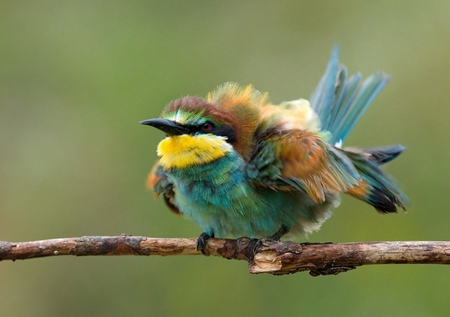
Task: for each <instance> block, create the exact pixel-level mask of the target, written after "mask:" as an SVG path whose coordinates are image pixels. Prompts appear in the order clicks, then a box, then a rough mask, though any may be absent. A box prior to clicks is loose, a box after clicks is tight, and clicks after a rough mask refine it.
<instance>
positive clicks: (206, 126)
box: [200, 121, 214, 132]
mask: <svg viewBox="0 0 450 317" xmlns="http://www.w3.org/2000/svg"><path fill="white" fill-rule="evenodd" d="M213 128H214V124H213V123H212V122H209V121H206V122H205V123H203V124H202V125H201V126H200V130H201V131H202V132H211V131H212V129H213Z"/></svg>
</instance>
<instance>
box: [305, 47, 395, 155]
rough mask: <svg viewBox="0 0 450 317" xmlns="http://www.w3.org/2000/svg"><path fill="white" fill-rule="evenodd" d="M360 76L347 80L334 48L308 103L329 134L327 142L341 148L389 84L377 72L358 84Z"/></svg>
mask: <svg viewBox="0 0 450 317" xmlns="http://www.w3.org/2000/svg"><path fill="white" fill-rule="evenodd" d="M361 78H362V76H361V74H360V73H358V74H356V75H353V76H352V77H350V78H349V79H348V80H347V68H346V67H345V66H344V65H342V64H339V49H338V47H334V48H333V51H332V53H331V59H330V61H329V63H328V66H327V69H326V71H325V74H324V75H323V77H322V79H321V80H320V82H319V85H318V86H317V88H316V89H315V90H314V92H313V93H312V94H311V98H310V102H311V106H312V108H313V109H314V111H315V112H316V113H317V114H318V116H319V119H320V122H321V129H322V130H324V131H329V132H331V134H332V135H331V139H330V140H329V143H331V144H334V145H336V146H339V147H340V146H341V145H342V143H343V142H344V141H345V139H346V138H347V137H348V135H349V133H350V132H351V131H352V129H353V128H354V127H355V125H356V123H357V122H358V121H359V119H360V118H361V116H362V115H363V114H364V112H365V111H366V110H367V108H368V107H369V105H370V104H371V103H372V101H373V100H374V99H375V97H376V96H377V95H378V94H379V93H380V91H381V90H382V89H383V87H384V86H385V85H386V84H387V82H388V81H389V76H388V75H386V74H383V73H381V72H377V73H375V74H372V75H371V76H370V77H368V78H367V79H366V80H365V81H364V82H363V83H362V84H361V85H360V82H361Z"/></svg>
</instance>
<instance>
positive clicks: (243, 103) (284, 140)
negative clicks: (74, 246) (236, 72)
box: [141, 48, 405, 251]
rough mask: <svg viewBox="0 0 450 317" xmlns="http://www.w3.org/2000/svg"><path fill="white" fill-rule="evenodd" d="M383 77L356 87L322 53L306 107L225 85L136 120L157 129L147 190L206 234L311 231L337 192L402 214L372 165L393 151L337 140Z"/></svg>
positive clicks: (398, 197) (396, 196)
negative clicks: (322, 65)
mask: <svg viewBox="0 0 450 317" xmlns="http://www.w3.org/2000/svg"><path fill="white" fill-rule="evenodd" d="M388 80H389V77H388V76H387V75H385V74H383V73H381V72H377V73H375V74H372V75H371V76H370V77H368V78H367V79H366V80H365V81H364V82H362V83H361V74H359V73H358V74H356V75H354V76H352V77H350V78H347V68H346V67H345V66H343V65H341V64H339V61H338V49H337V48H335V49H334V50H333V52H332V54H331V59H330V61H329V63H328V66H327V69H326V71H325V74H324V76H323V77H322V79H321V80H320V82H319V85H318V86H317V88H316V89H315V90H314V92H313V93H312V95H311V98H310V101H307V100H305V99H298V100H293V101H287V102H283V103H281V104H279V105H273V104H272V103H271V102H270V101H269V99H268V95H267V94H266V93H264V94H263V93H260V92H259V91H257V90H256V89H254V88H253V87H252V86H251V85H248V86H239V85H238V84H236V83H225V84H223V85H222V86H219V87H218V88H217V89H216V90H214V91H213V92H211V93H209V94H208V95H207V96H206V98H200V97H192V96H186V97H183V98H180V99H177V100H175V101H172V102H170V103H169V104H168V105H167V106H166V108H165V109H164V111H163V112H162V114H161V117H160V118H157V119H149V120H144V121H142V122H141V124H144V125H149V126H152V127H155V128H157V129H159V130H161V131H163V132H165V133H166V137H165V139H163V140H162V141H161V142H160V143H159V145H158V149H157V154H158V156H159V158H160V159H159V161H158V162H157V163H156V164H155V166H154V168H153V170H152V171H151V172H150V174H149V177H148V181H147V185H148V187H149V188H150V189H151V190H153V191H154V192H155V193H156V195H163V197H164V199H165V201H166V203H167V205H168V206H169V207H170V208H171V209H172V210H173V211H175V212H177V213H180V214H183V215H185V216H186V217H188V218H191V219H192V220H194V221H195V222H196V223H197V224H198V225H199V226H200V227H201V228H202V229H203V231H204V232H203V233H202V234H201V235H200V236H199V238H198V239H197V246H198V248H199V249H201V250H202V251H203V248H204V246H205V243H206V239H208V238H210V237H220V238H224V237H230V236H231V237H240V236H246V237H252V238H271V239H280V238H281V236H283V235H284V234H286V233H288V232H289V233H290V234H294V235H298V234H302V235H307V234H308V233H310V232H312V231H314V230H317V229H319V227H320V226H321V224H322V223H323V222H324V221H325V220H326V219H327V218H329V217H330V215H331V209H332V208H333V207H336V206H338V204H339V194H340V193H344V194H348V195H350V196H353V197H355V198H358V199H360V200H362V201H365V202H366V203H368V204H370V205H372V206H373V207H374V208H375V209H376V210H377V211H378V212H380V213H391V212H396V211H397V208H398V207H400V208H402V209H404V201H405V198H404V195H403V194H402V193H401V191H400V190H399V189H398V188H397V186H396V185H395V184H394V181H393V180H392V178H391V177H390V176H389V175H388V174H387V173H385V172H384V171H382V170H381V168H380V166H381V165H383V164H384V163H387V162H389V161H391V160H392V159H394V158H396V157H397V156H398V155H399V154H400V153H401V152H402V151H403V150H404V148H403V147H402V146H401V145H395V146H389V147H382V148H369V149H358V148H345V147H342V145H343V142H344V141H345V139H346V138H347V136H348V135H349V133H350V131H351V130H352V129H353V128H354V126H355V125H356V123H357V122H358V120H359V119H360V118H361V116H362V115H363V113H364V112H365V111H366V109H367V108H368V107H369V105H370V104H371V103H372V101H373V100H374V98H375V97H376V96H377V95H378V93H379V92H380V91H381V90H382V88H383V87H384V86H385V85H386V83H387V82H388Z"/></svg>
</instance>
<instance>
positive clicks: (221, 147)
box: [157, 134, 233, 168]
mask: <svg viewBox="0 0 450 317" xmlns="http://www.w3.org/2000/svg"><path fill="white" fill-rule="evenodd" d="M226 139H227V138H225V137H222V136H217V135H212V134H200V135H194V136H192V135H187V134H183V135H173V136H169V137H167V138H165V139H164V140H162V141H161V142H160V143H159V145H158V151H157V153H158V156H159V157H161V160H160V162H161V164H162V165H164V167H165V168H187V167H190V166H194V165H202V164H207V163H210V162H212V161H215V160H217V159H219V158H221V157H223V156H225V154H227V153H229V152H231V151H232V150H233V147H232V146H231V144H229V143H227V141H226Z"/></svg>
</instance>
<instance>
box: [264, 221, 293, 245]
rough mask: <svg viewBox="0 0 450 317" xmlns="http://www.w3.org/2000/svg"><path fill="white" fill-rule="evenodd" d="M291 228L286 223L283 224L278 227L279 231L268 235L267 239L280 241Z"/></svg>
mask: <svg viewBox="0 0 450 317" xmlns="http://www.w3.org/2000/svg"><path fill="white" fill-rule="evenodd" d="M289 229H290V228H288V227H287V226H285V225H281V228H280V229H278V231H277V232H275V234H273V235H271V236H269V237H267V238H266V239H267V240H273V241H280V239H281V237H282V236H284V235H285V234H286V233H288V232H289Z"/></svg>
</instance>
